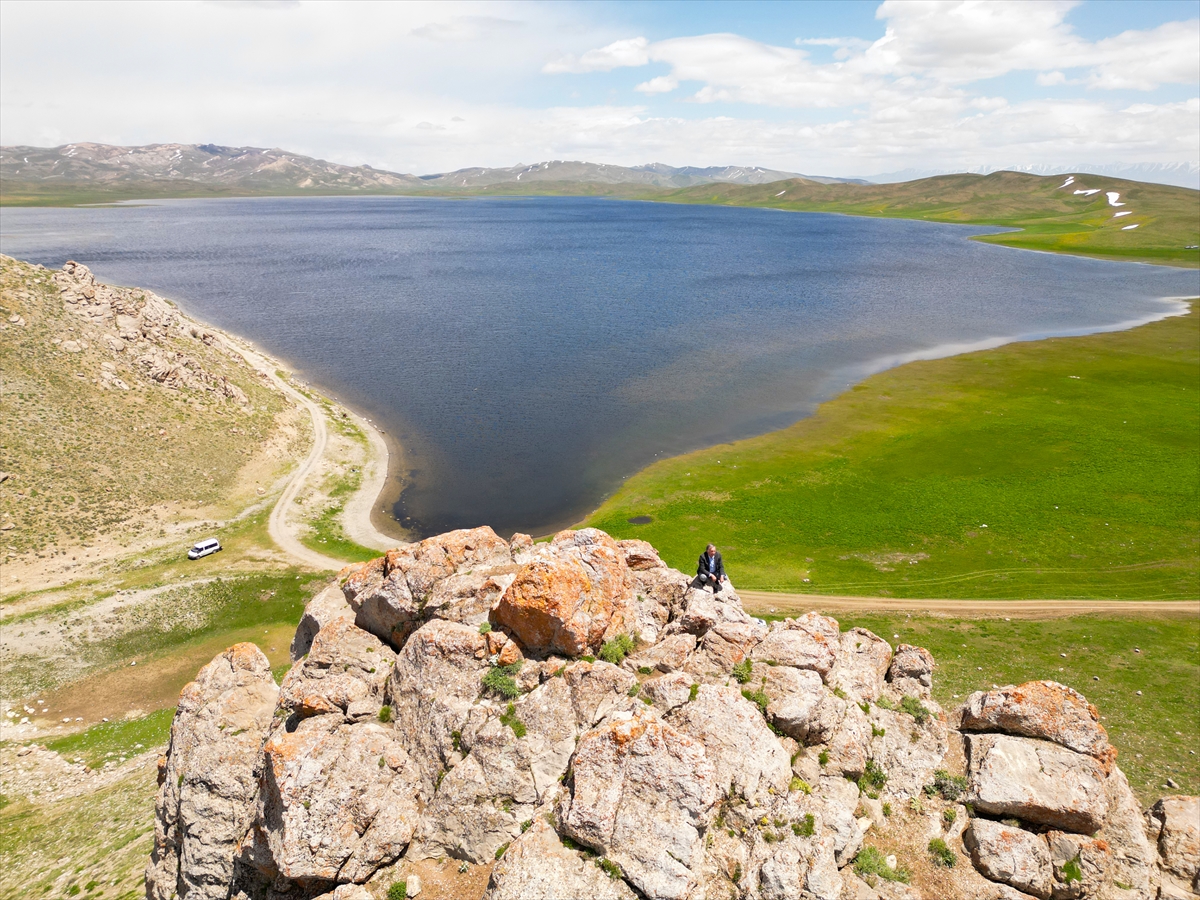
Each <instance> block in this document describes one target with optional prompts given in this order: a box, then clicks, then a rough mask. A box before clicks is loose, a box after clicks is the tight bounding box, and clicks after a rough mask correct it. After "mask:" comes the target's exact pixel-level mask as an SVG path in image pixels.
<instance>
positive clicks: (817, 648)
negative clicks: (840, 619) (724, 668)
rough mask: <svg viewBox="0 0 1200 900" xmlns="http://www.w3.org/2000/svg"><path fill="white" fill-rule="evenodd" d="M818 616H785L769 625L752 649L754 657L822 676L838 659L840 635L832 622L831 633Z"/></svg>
mask: <svg viewBox="0 0 1200 900" xmlns="http://www.w3.org/2000/svg"><path fill="white" fill-rule="evenodd" d="M829 621H832V620H822V618H821V617H818V616H812V615H811V614H810V615H808V616H804V617H803V618H800V619H786V620H784V621H783V622H776V623H775V624H774V625H772V626H771V633H770V634H768V635H767V636H766V637H765V638H763V641H762V643H761V644H759V645H758V646H757V647H755V648H754V651H753V654H752V655H753V657H754V659H755V660H761V661H763V662H768V661H770V662H772V663H778V664H779V665H783V666H792V667H793V668H796V669H809V670H811V671H813V672H816V673H817V674H818V675H820V676H821V678H822V679H824V678H825V677H826V676H828V675H829V673H830V671H832V669H833V666H834V663H835V661H836V659H837V650H838V645H839V637H838V635H837V632H836V628H837V625H836V623H834V629H835V631H834V634H832V635H830V634H829V631H828V629H826V628H824V627H820V626H821V625H823V623H824V622H829Z"/></svg>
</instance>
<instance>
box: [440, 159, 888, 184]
mask: <svg viewBox="0 0 1200 900" xmlns="http://www.w3.org/2000/svg"><path fill="white" fill-rule="evenodd" d="M789 178H800V179H804V180H806V181H813V182H816V183H820V184H832V183H842V182H844V181H846V180H847V179H843V178H824V177H820V176H810V175H798V174H796V173H795V172H780V171H777V170H774V169H763V168H760V167H759V166H707V167H705V168H700V167H697V166H683V167H678V168H677V167H674V166H668V165H665V164H663V163H650V164H649V165H645V166H632V167H626V166H609V165H603V164H601V163H589V162H572V161H565V160H553V161H550V162H542V163H537V164H536V165H532V166H525V165H518V166H512V167H510V168H505V169H484V168H473V169H459V170H458V171H455V172H445V173H442V174H439V175H422V176H421V181H423V182H424V183H425V184H426V185H428V186H429V187H434V188H450V189H462V188H466V189H470V188H481V187H490V186H492V185H499V184H510V185H519V186H522V187H523V186H525V185H528V184H534V185H538V184H541V183H544V182H550V183H556V184H557V183H561V184H578V185H589V186H592V185H617V184H620V185H641V186H649V187H660V188H682V187H691V186H694V185H699V184H714V183H722V184H770V183H772V182H776V181H783V180H785V179H789ZM859 183H863V184H865V183H866V182H859Z"/></svg>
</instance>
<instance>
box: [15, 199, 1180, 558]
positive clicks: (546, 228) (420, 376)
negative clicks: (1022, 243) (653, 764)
mask: <svg viewBox="0 0 1200 900" xmlns="http://www.w3.org/2000/svg"><path fill="white" fill-rule="evenodd" d="M991 230H992V229H985V228H971V227H964V226H952V225H937V224H931V223H927V222H912V221H902V220H889V219H866V218H852V217H846V216H836V215H824V214H790V213H782V212H779V211H775V210H756V209H727V208H719V207H704V206H672V205H666V204H651V203H632V202H616V201H605V200H592V199H577V198H529V199H486V200H432V199H417V198H390V197H389V198H382V197H370V198H367V197H363V198H285V199H278V198H271V199H262V198H256V199H237V200H181V201H164V202H155V203H153V204H148V205H141V206H124V207H117V208H103V209H15V208H6V209H4V210H3V215H2V216H0V249H2V250H3V252H4V253H6V254H9V255H11V256H17V257H20V258H23V259H28V260H32V261H35V262H40V263H43V264H45V265H47V266H60V265H61V264H62V263H63V262H64V261H65V260H67V259H68V258H70V259H75V260H78V261H80V262H83V263H86V264H87V265H89V266H90V267H91V268H92V269H93V271H94V272H95V273H96V275H97V277H98V278H100V279H102V280H104V281H109V282H115V283H119V284H128V285H138V286H144V287H149V288H151V289H153V290H155V291H157V292H158V293H160V294H162V295H164V296H166V297H169V298H171V299H173V300H175V301H177V302H178V303H179V305H180V306H181V307H183V308H184V309H185V310H186V311H187V312H189V313H191V314H193V315H195V316H196V317H198V318H201V319H204V320H206V321H209V322H212V323H213V324H215V325H217V326H218V327H221V328H224V329H228V330H230V331H233V332H236V333H238V334H241V335H243V336H245V337H247V338H249V339H251V340H253V341H254V342H256V343H258V344H259V345H260V346H262V347H264V348H265V349H267V350H269V351H270V352H272V353H274V354H276V355H278V356H280V357H282V358H283V359H285V360H287V361H288V362H289V364H291V365H292V366H294V367H296V369H297V371H298V372H299V373H300V374H301V376H302V377H303V378H307V379H309V380H311V381H312V382H313V383H314V384H316V385H319V386H320V387H321V388H323V389H324V390H325V391H327V392H329V393H331V394H333V395H334V396H336V397H338V398H340V399H342V400H343V401H345V402H347V403H349V404H351V405H352V406H354V407H355V408H357V409H359V410H361V411H363V412H364V413H365V414H366V415H368V416H370V417H371V418H372V419H373V420H374V421H375V422H377V423H378V424H380V425H381V426H382V427H383V428H385V429H386V430H387V431H388V433H389V435H390V436H394V437H395V438H396V439H397V440H398V441H399V442H400V443H401V444H402V446H403V448H404V454H403V464H404V466H405V467H406V468H405V471H403V472H400V471H397V472H394V473H393V479H392V480H391V485H390V490H391V493H392V495H393V496H394V495H395V494H397V493H398V492H399V485H400V480H399V479H400V478H401V477H403V479H404V483H405V485H406V486H405V488H404V490H403V493H402V494H400V497H399V500H398V501H396V502H395V503H394V506H393V510H394V513H395V516H396V518H397V520H398V521H400V522H401V523H402V524H403V525H404V526H405V527H406V528H408V529H410V530H411V531H413V532H416V533H418V534H432V533H437V532H439V531H444V530H446V529H449V528H458V527H466V526H473V525H478V524H490V525H492V526H493V527H494V528H496V530H497V531H498V532H500V533H501V534H502V535H505V536H507V535H508V534H509V533H511V532H512V531H514V530H522V531H529V532H532V533H534V534H539V533H545V532H547V531H550V530H552V529H554V528H556V527H559V526H564V525H567V524H570V523H571V522H573V521H577V520H578V519H580V518H582V517H583V516H584V515H586V514H587V512H588V511H589V510H591V509H593V508H594V507H595V506H596V505H598V504H599V502H600V501H601V500H602V499H603V497H604V496H605V495H606V494H607V493H610V492H611V491H612V490H613V489H615V488H616V487H617V486H618V485H619V484H620V482H621V481H622V480H623V479H624V478H625V477H627V476H628V475H630V474H632V473H634V472H636V471H637V470H638V469H640V468H642V467H643V466H645V465H647V464H648V463H650V462H653V461H654V460H655V459H658V458H661V457H663V456H669V455H674V454H677V453H681V452H684V451H687V450H691V449H695V448H697V447H701V446H706V445H711V444H715V443H720V442H722V441H727V440H731V439H734V438H739V437H745V436H748V435H752V434H758V433H762V432H765V431H769V430H772V429H775V428H780V427H783V426H785V425H788V424H790V423H791V422H794V421H795V420H796V419H798V418H800V417H802V416H804V415H805V414H807V413H809V412H811V410H812V409H813V407H814V406H815V405H816V404H817V403H818V402H820V401H821V400H823V399H826V398H827V397H828V396H830V395H832V394H833V393H836V391H837V390H840V389H841V388H842V387H844V386H845V385H846V384H847V383H849V382H850V381H853V380H855V379H857V378H860V377H862V376H863V375H864V374H865V373H868V372H870V371H873V370H878V369H879V368H881V367H883V366H886V365H889V364H895V363H896V362H899V361H903V360H904V359H906V358H915V357H919V356H929V355H939V354H943V353H945V352H949V350H951V349H953V348H955V347H956V346H958V345H972V344H975V343H978V342H991V343H995V342H997V341H999V340H1002V339H1005V338H1012V337H1015V336H1045V335H1052V334H1067V333H1085V332H1088V331H1094V330H1101V329H1103V328H1107V327H1112V326H1113V325H1115V324H1117V323H1120V322H1126V321H1129V320H1132V319H1139V318H1146V317H1151V316H1154V315H1156V314H1161V313H1162V312H1163V311H1164V309H1165V308H1166V307H1165V306H1164V304H1163V303H1162V301H1161V300H1160V299H1159V298H1163V297H1169V296H1179V295H1184V294H1189V293H1195V291H1196V279H1197V276H1196V273H1195V272H1190V271H1182V270H1177V269H1167V268H1163V267H1154V266H1143V265H1135V264H1129V263H1112V262H1103V261H1096V260H1086V259H1076V258H1070V257H1062V256H1053V255H1049V254H1042V253H1032V252H1025V251H1016V250H1011V249H1008V248H1001V247H993V246H989V245H986V244H980V243H978V242H974V241H969V240H967V238H968V237H969V236H970V235H973V234H980V233H985V232H988V231H991Z"/></svg>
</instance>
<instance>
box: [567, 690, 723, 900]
mask: <svg viewBox="0 0 1200 900" xmlns="http://www.w3.org/2000/svg"><path fill="white" fill-rule="evenodd" d="M618 715H619V714H618ZM569 784H570V794H569V796H568V797H567V798H566V799H565V800H564V801H563V804H562V806H561V813H560V821H561V823H562V830H563V831H564V833H566V834H567V835H568V836H570V837H571V838H572V839H574V840H576V841H578V842H579V843H581V844H584V845H586V846H588V847H591V848H592V849H594V850H596V851H597V852H598V853H601V854H603V855H605V856H607V857H608V859H609V860H610V861H611V862H613V863H615V864H616V865H617V866H618V867H619V868H620V870H621V873H622V875H623V876H624V878H625V879H626V880H627V881H628V882H629V883H630V884H632V885H633V887H634V888H636V889H637V890H638V891H640V892H641V893H642V894H644V895H646V896H650V897H656V898H662V900H683V898H685V897H687V896H688V894H689V893H690V892H691V891H692V890H693V888H695V886H696V884H697V872H698V871H699V869H700V865H701V861H702V858H703V854H704V842H703V840H702V835H703V832H704V831H705V829H706V828H707V827H708V825H709V823H710V821H711V820H712V816H713V808H714V806H715V804H716V801H717V798H718V796H719V788H718V782H717V774H716V770H715V768H714V767H713V764H712V762H711V761H710V760H709V759H708V756H707V754H706V753H705V750H704V745H703V744H701V743H700V742H699V741H697V740H694V739H693V738H691V737H688V736H687V735H686V734H683V733H681V732H680V731H678V730H676V729H675V728H672V727H671V726H670V725H667V724H665V723H663V722H661V721H659V719H658V717H657V715H656V714H655V713H653V711H651V710H648V709H646V710H636V711H634V712H633V713H631V714H628V715H627V716H620V717H617V716H614V717H613V719H611V720H609V721H607V722H605V723H603V724H601V725H600V726H599V727H597V728H595V729H593V730H591V731H589V732H587V733H586V734H584V735H583V737H582V738H581V739H580V741H579V746H578V748H577V749H576V751H575V757H574V759H573V761H572V775H571V778H570V782H569Z"/></svg>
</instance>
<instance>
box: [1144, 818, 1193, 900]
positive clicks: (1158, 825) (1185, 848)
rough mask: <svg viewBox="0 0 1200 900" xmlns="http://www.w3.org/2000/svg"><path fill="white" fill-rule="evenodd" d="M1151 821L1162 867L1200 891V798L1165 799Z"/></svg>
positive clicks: (1149, 819) (1152, 832) (1151, 829)
mask: <svg viewBox="0 0 1200 900" xmlns="http://www.w3.org/2000/svg"><path fill="white" fill-rule="evenodd" d="M1147 819H1148V821H1149V824H1150V831H1151V834H1150V836H1151V839H1152V840H1154V841H1155V843H1156V844H1157V848H1158V856H1159V859H1160V860H1161V863H1160V865H1161V866H1162V868H1163V869H1165V870H1166V871H1168V872H1170V873H1171V874H1172V875H1175V876H1176V877H1178V878H1180V879H1182V880H1183V881H1184V882H1185V883H1187V884H1190V885H1192V887H1193V889H1194V890H1198V891H1200V797H1184V796H1179V795H1175V796H1170V797H1163V798H1162V799H1160V800H1158V801H1157V802H1156V803H1155V804H1154V805H1153V806H1152V807H1151V808H1150V812H1149V814H1148V816H1147Z"/></svg>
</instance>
